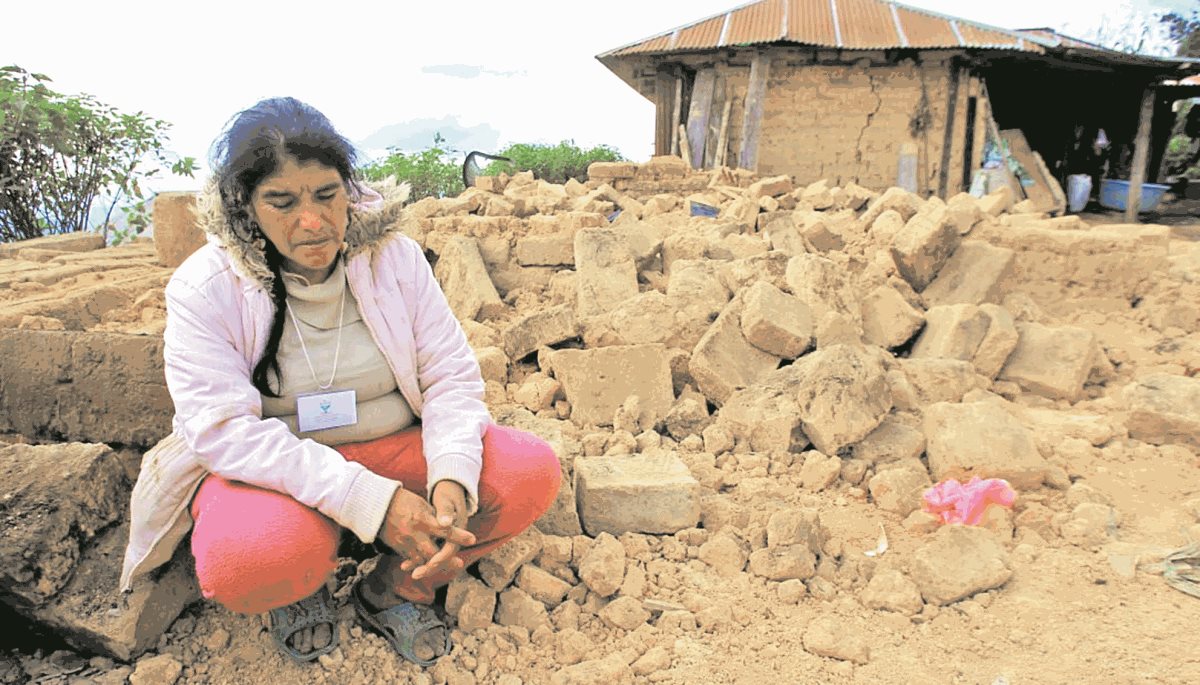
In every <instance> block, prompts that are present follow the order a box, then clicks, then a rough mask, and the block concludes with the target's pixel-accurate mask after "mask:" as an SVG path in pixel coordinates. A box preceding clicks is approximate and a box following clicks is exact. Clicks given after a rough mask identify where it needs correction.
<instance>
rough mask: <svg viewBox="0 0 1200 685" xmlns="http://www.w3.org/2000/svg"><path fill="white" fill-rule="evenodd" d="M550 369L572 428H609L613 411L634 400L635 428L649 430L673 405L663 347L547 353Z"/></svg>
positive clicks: (631, 346)
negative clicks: (559, 386)
mask: <svg viewBox="0 0 1200 685" xmlns="http://www.w3.org/2000/svg"><path fill="white" fill-rule="evenodd" d="M550 364H551V366H552V367H553V370H554V376H555V377H556V378H557V379H558V380H559V381H560V382H561V383H562V385H563V393H564V394H565V395H566V397H567V401H568V402H570V403H571V420H572V421H574V422H575V423H577V424H581V425H582V424H594V425H597V426H610V425H612V419H613V415H614V414H615V413H616V411H617V407H619V406H621V404H622V403H624V402H625V400H626V399H627V398H629V397H631V396H634V395H636V396H637V397H638V399H639V407H640V409H641V416H640V417H639V419H638V423H639V424H641V425H642V426H653V425H656V424H658V423H659V422H660V421H662V420H663V419H664V418H665V417H666V415H667V412H668V411H670V409H671V405H672V404H673V403H674V401H675V394H674V391H673V389H672V385H671V366H670V361H669V359H668V354H667V348H666V347H664V346H662V345H625V346H616V347H602V348H599V349H594V350H556V351H554V352H552V353H550Z"/></svg>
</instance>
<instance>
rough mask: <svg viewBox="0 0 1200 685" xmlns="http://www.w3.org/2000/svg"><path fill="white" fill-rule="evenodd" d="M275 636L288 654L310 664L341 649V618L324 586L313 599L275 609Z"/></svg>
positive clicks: (276, 640) (271, 615) (306, 598)
mask: <svg viewBox="0 0 1200 685" xmlns="http://www.w3.org/2000/svg"><path fill="white" fill-rule="evenodd" d="M270 617H271V636H272V637H274V638H275V644H277V645H278V646H279V648H280V649H281V650H282V651H283V653H284V654H286V655H287V656H289V657H291V658H292V659H294V660H296V661H299V662H307V661H312V660H313V659H316V658H317V657H320V656H321V655H323V654H328V653H330V652H332V651H333V650H334V649H335V648H336V647H337V616H336V615H335V614H334V611H333V598H332V597H330V595H329V590H328V589H326V588H325V587H324V586H322V587H321V589H319V590H317V591H316V592H315V593H313V594H312V595H311V596H309V597H305V598H304V599H302V600H300V601H299V602H296V603H294V604H289V605H287V606H285V607H279V608H278V609H272V610H271V611H270Z"/></svg>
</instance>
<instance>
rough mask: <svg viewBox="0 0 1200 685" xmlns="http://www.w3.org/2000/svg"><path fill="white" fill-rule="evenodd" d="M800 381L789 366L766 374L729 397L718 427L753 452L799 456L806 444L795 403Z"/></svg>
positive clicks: (797, 403) (797, 407) (796, 403)
mask: <svg viewBox="0 0 1200 685" xmlns="http://www.w3.org/2000/svg"><path fill="white" fill-rule="evenodd" d="M793 366H794V365H793ZM800 379H801V376H799V375H797V374H796V372H795V370H793V369H792V366H787V367H784V368H782V369H779V370H777V371H773V372H770V373H768V374H767V375H766V376H764V377H763V378H762V379H761V380H760V381H758V382H756V383H755V384H754V385H751V386H750V387H748V388H746V389H744V390H739V391H737V392H735V393H733V394H732V395H730V396H729V398H728V400H727V401H726V402H725V404H724V405H722V407H721V412H720V415H719V420H720V424H719V425H721V426H724V427H726V428H727V429H728V430H729V432H730V433H731V434H733V435H734V436H736V437H737V438H739V439H740V440H741V441H742V442H744V443H747V444H749V446H750V448H751V449H752V450H754V451H755V452H772V451H782V452H799V451H800V450H802V449H804V447H805V446H806V445H807V444H808V437H807V436H806V435H805V434H804V429H803V420H802V419H801V412H800V405H799V402H798V401H797V399H796V398H797V393H798V386H799V383H800Z"/></svg>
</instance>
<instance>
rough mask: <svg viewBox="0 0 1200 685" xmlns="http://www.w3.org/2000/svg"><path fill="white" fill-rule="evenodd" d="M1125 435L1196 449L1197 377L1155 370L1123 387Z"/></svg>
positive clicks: (1199, 427)
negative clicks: (1127, 412) (1126, 414)
mask: <svg viewBox="0 0 1200 685" xmlns="http://www.w3.org/2000/svg"><path fill="white" fill-rule="evenodd" d="M1123 399H1124V402H1125V405H1126V407H1127V408H1128V410H1129V418H1128V419H1127V420H1126V422H1125V425H1126V426H1127V427H1128V429H1129V437H1131V438H1134V439H1136V440H1142V441H1144V442H1148V443H1150V444H1153V445H1167V444H1174V445H1184V446H1187V447H1190V448H1192V449H1193V450H1200V378H1189V377H1187V376H1175V375H1172V374H1165V373H1156V374H1152V375H1149V376H1146V377H1144V378H1141V379H1138V380H1137V381H1136V382H1134V383H1132V384H1130V385H1129V386H1127V387H1126V388H1125V391H1124V393H1123Z"/></svg>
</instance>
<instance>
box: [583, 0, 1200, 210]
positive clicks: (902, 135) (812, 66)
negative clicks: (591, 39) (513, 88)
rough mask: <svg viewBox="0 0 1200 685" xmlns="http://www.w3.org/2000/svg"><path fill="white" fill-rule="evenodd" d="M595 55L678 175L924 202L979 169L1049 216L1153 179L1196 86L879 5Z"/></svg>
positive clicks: (683, 32)
mask: <svg viewBox="0 0 1200 685" xmlns="http://www.w3.org/2000/svg"><path fill="white" fill-rule="evenodd" d="M597 59H599V60H600V62H601V63H603V64H604V65H605V66H606V67H608V68H609V69H610V70H611V71H613V73H615V74H616V75H617V76H619V77H620V78H621V79H622V80H624V81H625V82H626V83H628V84H629V85H630V86H632V87H633V88H635V89H636V90H637V91H638V92H639V93H641V94H642V95H644V96H645V97H646V98H648V99H649V100H651V101H652V102H653V103H654V104H655V107H656V125H655V150H656V154H681V155H682V156H684V157H685V158H687V159H688V160H689V161H690V163H691V164H692V166H693V167H694V168H709V167H713V166H731V167H732V166H739V167H743V168H747V169H752V170H755V171H757V172H759V173H762V174H790V175H793V176H795V177H797V178H799V179H803V180H817V179H821V178H828V179H830V180H832V181H834V182H836V183H845V182H848V181H855V182H857V183H859V184H861V185H864V186H867V187H869V188H874V189H883V188H887V187H889V186H893V185H897V184H900V185H904V186H908V187H909V188H910V189H911V190H914V191H915V192H918V193H921V194H923V195H932V194H936V195H939V196H941V197H948V196H951V195H954V194H955V193H958V192H960V191H963V190H967V189H969V188H970V187H971V185H972V182H973V181H976V177H977V175H979V174H980V173H983V174H985V175H986V176H987V180H989V181H990V182H991V183H993V184H995V183H1009V184H1012V185H1014V189H1015V190H1018V191H1019V192H1020V193H1021V194H1022V195H1024V196H1026V197H1028V198H1029V199H1032V200H1034V201H1035V202H1036V203H1037V204H1038V205H1039V206H1040V207H1041V208H1043V209H1044V210H1045V211H1050V212H1056V213H1057V212H1061V211H1063V209H1064V208H1065V205H1066V198H1065V196H1064V193H1063V186H1065V185H1066V178H1067V176H1068V175H1071V174H1087V175H1089V176H1092V177H1095V178H1096V179H1097V180H1099V178H1100V177H1102V176H1109V177H1114V178H1126V179H1128V178H1130V177H1132V180H1133V181H1134V184H1133V185H1134V188H1132V189H1131V190H1130V193H1129V195H1130V197H1131V198H1133V197H1134V193H1135V192H1137V193H1140V188H1141V182H1140V181H1155V180H1157V176H1158V171H1157V170H1158V168H1159V165H1160V162H1161V159H1162V156H1163V153H1164V151H1165V149H1166V145H1167V142H1168V139H1169V137H1170V132H1171V131H1170V129H1171V124H1172V121H1173V116H1174V113H1173V112H1172V109H1171V106H1172V103H1173V102H1174V101H1175V100H1177V99H1181V98H1185V97H1191V96H1192V95H1195V94H1196V93H1195V92H1193V91H1197V90H1200V89H1198V88H1196V87H1194V86H1193V87H1187V86H1165V85H1163V84H1167V83H1173V82H1176V81H1177V80H1179V79H1182V78H1184V77H1186V76H1187V75H1188V73H1190V71H1194V69H1195V67H1196V65H1195V64H1194V63H1193V62H1192V61H1190V60H1184V59H1163V58H1155V57H1148V56H1142V55H1130V54H1125V53H1120V52H1115V51H1112V50H1107V49H1105V48H1102V47H1100V46H1097V45H1093V44H1089V43H1085V42H1083V41H1078V40H1074V39H1070V38H1066V37H1064V36H1061V35H1059V34H1057V33H1056V32H1054V31H1052V30H1049V29H1038V30H1022V31H1011V30H1006V29H1000V28H995V27H991V26H986V25H983V24H979V23H976V22H972V21H969V20H966V19H958V18H954V17H949V16H945V15H941V14H937V13H934V12H929V11H926V10H920V9H916V8H912V7H907V6H904V5H900V4H897V3H894V2H886V1H884V0H757V1H756V2H751V3H749V4H745V5H742V6H740V7H737V8H734V9H731V10H729V11H728V12H724V13H722V14H719V15H716V16H712V17H709V18H707V19H702V20H700V21H697V22H694V23H691V24H687V25H685V26H681V27H679V28H676V29H673V30H671V31H667V32H665V33H660V34H658V35H655V36H651V37H650V38H646V39H644V40H641V41H638V42H636V43H633V44H630V45H626V46H623V47H619V48H616V49H614V50H610V51H608V52H605V53H603V54H601V55H599V56H598V57H597ZM1139 134H1140V135H1139ZM1139 169H1141V170H1143V172H1142V173H1144V174H1146V175H1145V176H1141V178H1140V180H1139V173H1138V170H1139ZM1138 197H1140V195H1138Z"/></svg>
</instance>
